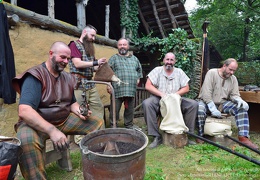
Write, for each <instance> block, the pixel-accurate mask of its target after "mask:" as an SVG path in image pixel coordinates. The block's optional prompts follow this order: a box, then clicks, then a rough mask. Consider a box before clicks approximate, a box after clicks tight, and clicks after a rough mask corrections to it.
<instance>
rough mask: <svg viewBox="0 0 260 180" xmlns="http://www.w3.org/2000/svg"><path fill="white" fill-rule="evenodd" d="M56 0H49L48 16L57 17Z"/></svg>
mask: <svg viewBox="0 0 260 180" xmlns="http://www.w3.org/2000/svg"><path fill="white" fill-rule="evenodd" d="M54 4H55V3H54V0H48V16H49V17H50V18H52V19H55V11H54Z"/></svg>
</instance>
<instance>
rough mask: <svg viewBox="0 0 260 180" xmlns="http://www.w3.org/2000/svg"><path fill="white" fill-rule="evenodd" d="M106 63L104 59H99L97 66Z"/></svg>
mask: <svg viewBox="0 0 260 180" xmlns="http://www.w3.org/2000/svg"><path fill="white" fill-rule="evenodd" d="M106 61H107V59H106V58H100V59H99V60H98V65H99V66H101V65H102V64H104V63H105V62H106Z"/></svg>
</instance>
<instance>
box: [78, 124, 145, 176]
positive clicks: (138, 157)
mask: <svg viewBox="0 0 260 180" xmlns="http://www.w3.org/2000/svg"><path fill="white" fill-rule="evenodd" d="M147 144H148V137H147V136H146V135H145V134H144V133H143V132H142V131H140V130H137V129H126V128H108V129H104V130H98V131H95V132H92V133H90V134H88V135H86V136H85V137H84V138H83V139H82V140H81V142H80V149H81V154H82V165H83V176H84V179H85V180H90V179H91V180H92V179H93V180H104V179H106V180H128V179H129V180H132V179H134V180H138V179H144V176H145V154H146V146H147Z"/></svg>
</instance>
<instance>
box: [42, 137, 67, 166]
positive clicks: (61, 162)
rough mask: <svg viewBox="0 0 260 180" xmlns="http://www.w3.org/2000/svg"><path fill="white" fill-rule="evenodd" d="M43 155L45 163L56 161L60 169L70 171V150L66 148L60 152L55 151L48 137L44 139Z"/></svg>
mask: <svg viewBox="0 0 260 180" xmlns="http://www.w3.org/2000/svg"><path fill="white" fill-rule="evenodd" d="M68 139H70V136H68ZM43 157H44V158H45V159H44V161H45V165H47V164H49V163H52V162H54V161H56V162H57V165H58V166H59V167H60V168H61V169H64V170H66V171H72V163H71V158H70V150H69V149H67V150H64V151H61V152H58V151H56V150H55V149H54V147H53V144H52V142H51V140H50V139H47V140H46V141H45V150H44V155H43Z"/></svg>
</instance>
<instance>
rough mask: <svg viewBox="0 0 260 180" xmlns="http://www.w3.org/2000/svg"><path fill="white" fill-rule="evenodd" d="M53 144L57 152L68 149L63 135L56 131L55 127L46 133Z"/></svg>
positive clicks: (66, 140) (67, 142) (67, 143)
mask: <svg viewBox="0 0 260 180" xmlns="http://www.w3.org/2000/svg"><path fill="white" fill-rule="evenodd" d="M48 134H49V136H50V139H51V141H52V143H53V146H54V148H55V149H56V150H57V151H64V150H66V149H68V148H69V141H68V139H67V137H66V135H65V134H64V133H62V132H61V131H60V130H58V129H57V128H56V127H54V126H53V127H52V129H51V131H50V132H49V133H48Z"/></svg>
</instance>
